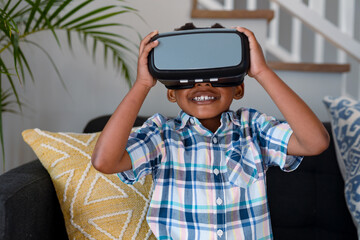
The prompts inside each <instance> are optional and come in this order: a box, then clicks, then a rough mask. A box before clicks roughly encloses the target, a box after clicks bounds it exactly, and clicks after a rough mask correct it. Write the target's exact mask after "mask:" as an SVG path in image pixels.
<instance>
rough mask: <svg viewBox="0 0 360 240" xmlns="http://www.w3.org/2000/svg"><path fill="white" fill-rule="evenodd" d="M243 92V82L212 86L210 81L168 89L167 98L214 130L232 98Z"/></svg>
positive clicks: (239, 97)
mask: <svg viewBox="0 0 360 240" xmlns="http://www.w3.org/2000/svg"><path fill="white" fill-rule="evenodd" d="M243 93H244V85H243V84H241V85H238V86H234V87H212V86H211V84H210V83H197V84H195V86H194V87H193V88H188V89H176V90H173V89H168V99H169V101H170V102H176V103H177V104H178V105H179V107H180V108H181V109H182V110H183V111H184V112H186V113H187V114H189V115H191V116H194V117H196V118H197V119H199V120H200V122H201V123H202V124H203V125H204V126H205V127H207V128H208V129H209V130H211V131H214V128H215V130H216V129H217V128H218V127H219V126H220V117H221V114H222V113H223V112H226V111H228V110H229V107H230V105H231V103H232V101H233V99H241V98H242V97H243Z"/></svg>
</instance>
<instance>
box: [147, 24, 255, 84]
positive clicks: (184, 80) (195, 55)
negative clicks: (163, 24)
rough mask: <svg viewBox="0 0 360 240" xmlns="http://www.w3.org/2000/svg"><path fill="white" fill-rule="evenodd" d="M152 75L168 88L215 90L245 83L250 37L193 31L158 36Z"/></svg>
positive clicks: (222, 31) (151, 60) (228, 31)
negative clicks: (205, 86)
mask: <svg viewBox="0 0 360 240" xmlns="http://www.w3.org/2000/svg"><path fill="white" fill-rule="evenodd" d="M154 40H158V41H159V45H158V46H157V47H156V48H154V49H153V50H152V51H151V52H150V54H149V61H148V62H149V71H150V73H151V74H152V75H153V77H155V78H157V79H158V80H159V81H160V82H162V83H163V84H164V85H165V86H166V87H167V88H171V89H177V88H179V89H181V88H190V87H193V86H194V85H195V84H196V83H197V82H210V83H211V84H212V85H213V86H216V87H225V86H235V85H239V84H241V83H242V82H243V79H244V76H245V75H246V73H247V71H248V68H249V62H250V61H249V43H248V40H247V37H246V36H245V35H244V34H242V33H240V32H238V31H236V30H234V29H194V30H186V31H175V32H170V33H163V34H159V35H157V36H155V37H154V38H153V39H152V41H154Z"/></svg>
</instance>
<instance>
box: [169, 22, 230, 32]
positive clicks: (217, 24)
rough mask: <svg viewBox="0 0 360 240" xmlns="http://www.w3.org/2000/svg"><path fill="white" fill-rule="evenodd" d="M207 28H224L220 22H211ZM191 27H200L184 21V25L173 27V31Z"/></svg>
mask: <svg viewBox="0 0 360 240" xmlns="http://www.w3.org/2000/svg"><path fill="white" fill-rule="evenodd" d="M207 28H225V27H224V26H222V25H221V24H220V23H215V24H213V25H212V26H211V27H207ZM191 29H201V28H199V27H196V26H195V25H194V23H192V22H189V23H185V25H183V26H181V27H179V28H175V31H181V30H191Z"/></svg>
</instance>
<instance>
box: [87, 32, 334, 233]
mask: <svg viewBox="0 0 360 240" xmlns="http://www.w3.org/2000/svg"><path fill="white" fill-rule="evenodd" d="M236 29H237V30H238V31H240V32H242V33H244V34H245V35H246V36H247V37H248V39H249V45H250V59H251V63H250V69H249V71H248V75H249V76H250V77H252V78H254V79H256V80H257V81H258V82H259V84H260V85H261V86H262V87H263V88H264V89H265V90H266V92H267V93H268V94H269V95H270V97H271V98H272V100H273V101H274V102H275V104H276V105H277V107H278V108H279V110H280V111H281V112H282V114H283V116H284V117H285V119H286V121H287V122H288V123H280V122H278V121H276V120H275V119H274V118H272V117H268V116H266V115H264V114H261V113H259V112H257V111H256V110H254V109H247V108H241V109H239V110H238V111H237V112H232V111H229V107H230V105H231V103H232V101H233V99H235V100H238V99H241V98H242V97H243V95H244V84H243V83H242V84H241V85H238V86H233V87H212V86H211V84H209V83H197V84H195V86H194V87H193V88H190V89H181V90H180V89H179V90H170V89H168V91H167V96H168V99H169V101H170V102H176V103H177V104H178V105H179V106H180V108H181V109H182V111H181V113H180V114H179V116H178V117H177V118H175V119H167V118H165V117H163V116H161V115H159V114H156V115H154V116H153V117H151V118H149V119H148V121H147V122H146V123H145V124H144V125H143V126H142V127H141V128H140V129H139V130H137V131H136V132H135V133H133V134H131V135H130V132H131V128H132V126H133V123H134V121H135V119H136V116H137V114H138V112H139V110H140V107H141V105H142V103H143V101H144V99H145V97H146V96H147V94H148V92H149V91H150V89H151V88H152V87H153V86H154V85H155V84H156V80H155V79H153V77H152V76H151V75H150V74H149V71H148V67H147V57H148V54H149V52H150V51H151V49H153V48H154V47H156V46H157V45H158V42H157V41H154V42H150V39H151V38H152V37H153V36H155V35H156V34H157V33H158V32H157V31H154V32H152V33H150V34H149V35H148V36H146V37H145V38H144V39H143V41H142V42H141V44H140V49H139V59H138V72H137V79H136V82H135V83H134V86H133V87H132V89H131V90H130V91H129V93H128V94H127V95H126V97H125V98H124V99H123V100H122V102H121V103H120V105H119V106H118V108H117V109H116V111H115V112H114V114H113V115H112V117H111V119H110V120H109V122H108V123H107V125H106V126H105V128H104V130H103V132H102V134H101V135H100V137H99V140H98V142H97V145H96V147H95V150H94V153H93V157H92V163H93V165H94V167H95V168H96V169H98V170H99V171H101V172H104V173H118V175H119V177H120V178H121V179H122V180H123V181H124V182H126V183H130V184H131V183H134V182H135V181H137V180H138V179H139V178H140V177H142V176H144V175H146V174H150V173H151V174H152V176H153V179H154V185H155V189H154V192H153V197H152V200H151V203H150V208H149V211H148V215H147V221H148V223H149V226H150V228H151V230H152V231H153V233H154V235H155V236H156V237H157V238H158V239H272V232H271V224H270V215H269V211H268V204H267V198H266V183H265V173H266V170H267V168H268V167H269V166H272V165H277V166H280V168H281V169H283V170H284V171H291V170H294V169H296V167H297V166H298V165H299V164H300V162H301V160H302V157H296V156H302V155H316V154H319V153H321V152H322V151H323V150H325V149H326V148H327V147H328V144H329V136H328V133H327V131H326V130H325V128H324V127H323V125H322V124H321V122H320V121H319V120H318V118H317V117H316V116H315V114H314V113H313V112H312V111H311V110H310V109H309V107H308V106H307V105H306V104H305V103H304V102H303V101H302V100H301V99H300V98H299V97H298V96H297V95H296V94H295V93H294V92H293V91H292V90H291V89H290V88H289V87H288V86H287V85H286V84H285V83H284V82H283V81H282V80H281V79H280V78H279V77H278V76H277V75H276V74H275V73H274V72H273V71H272V70H271V69H270V68H269V67H268V66H267V64H266V62H265V59H264V56H263V53H262V50H261V47H260V45H259V44H258V42H257V40H256V38H255V36H254V34H253V33H252V32H250V31H249V30H248V29H245V28H242V27H237V28H236ZM129 135H130V137H129ZM131 169H132V171H131ZM128 170H130V171H128Z"/></svg>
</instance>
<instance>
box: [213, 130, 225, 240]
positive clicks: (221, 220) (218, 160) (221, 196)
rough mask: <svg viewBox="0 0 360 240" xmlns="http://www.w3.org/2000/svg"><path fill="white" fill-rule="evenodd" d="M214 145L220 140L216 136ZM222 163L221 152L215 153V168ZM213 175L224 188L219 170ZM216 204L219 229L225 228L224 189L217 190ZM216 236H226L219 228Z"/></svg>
mask: <svg viewBox="0 0 360 240" xmlns="http://www.w3.org/2000/svg"><path fill="white" fill-rule="evenodd" d="M211 141H212V143H213V144H214V145H217V144H218V143H219V139H218V138H217V137H216V136H214V137H213V138H212V140H211ZM220 163H221V153H220V151H215V152H214V165H215V166H220ZM213 173H214V175H215V182H218V183H221V185H222V186H224V184H223V179H222V177H221V175H219V173H220V171H219V169H218V168H214V170H213ZM216 196H217V198H216V201H215V202H216V204H217V206H218V208H217V209H218V210H217V215H218V217H220V218H218V220H219V222H218V225H219V227H223V226H225V207H224V206H223V204H224V189H223V188H219V189H217V190H216ZM216 235H217V236H218V238H219V239H222V237H223V235H224V230H223V229H221V228H218V230H217V231H216Z"/></svg>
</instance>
